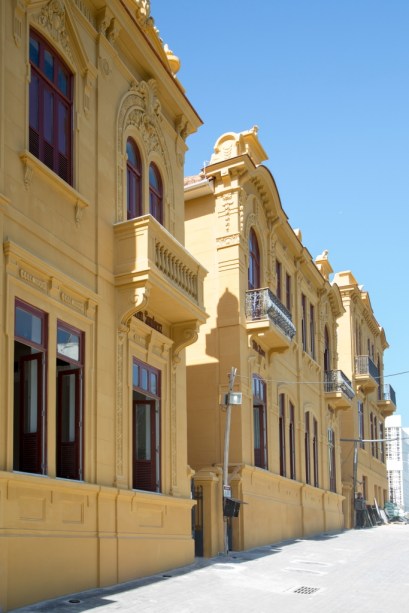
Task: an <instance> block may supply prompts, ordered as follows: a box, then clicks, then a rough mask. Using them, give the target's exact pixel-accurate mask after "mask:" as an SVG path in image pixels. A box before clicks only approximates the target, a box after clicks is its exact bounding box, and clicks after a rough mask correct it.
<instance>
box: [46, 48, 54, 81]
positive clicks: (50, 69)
mask: <svg viewBox="0 0 409 613" xmlns="http://www.w3.org/2000/svg"><path fill="white" fill-rule="evenodd" d="M44 74H45V76H46V77H48V78H49V79H50V81H54V58H53V56H52V55H51V53H50V52H49V51H47V49H44Z"/></svg>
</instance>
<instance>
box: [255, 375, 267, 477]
mask: <svg viewBox="0 0 409 613" xmlns="http://www.w3.org/2000/svg"><path fill="white" fill-rule="evenodd" d="M253 426H254V466H258V467H259V468H264V469H267V468H268V454H267V421H266V384H265V382H264V381H263V380H262V379H260V377H257V376H255V375H254V376H253Z"/></svg>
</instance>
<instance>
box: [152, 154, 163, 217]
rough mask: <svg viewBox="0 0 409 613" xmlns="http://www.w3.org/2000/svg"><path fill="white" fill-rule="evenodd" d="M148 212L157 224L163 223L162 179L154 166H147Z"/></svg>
mask: <svg viewBox="0 0 409 613" xmlns="http://www.w3.org/2000/svg"><path fill="white" fill-rule="evenodd" d="M149 212H150V214H151V215H152V217H154V218H155V219H156V220H157V221H159V223H163V187H162V179H161V176H160V173H159V170H158V169H157V167H156V166H155V164H151V165H150V166H149Z"/></svg>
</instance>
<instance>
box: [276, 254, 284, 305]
mask: <svg viewBox="0 0 409 613" xmlns="http://www.w3.org/2000/svg"><path fill="white" fill-rule="evenodd" d="M276 277H277V291H276V296H277V298H278V299H279V300H280V302H282V293H283V291H282V282H281V281H282V279H281V277H282V266H281V262H279V261H278V260H276Z"/></svg>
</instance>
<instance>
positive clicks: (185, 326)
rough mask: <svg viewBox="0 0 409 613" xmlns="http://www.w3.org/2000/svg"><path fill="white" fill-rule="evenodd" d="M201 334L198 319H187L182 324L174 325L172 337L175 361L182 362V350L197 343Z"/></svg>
mask: <svg viewBox="0 0 409 613" xmlns="http://www.w3.org/2000/svg"><path fill="white" fill-rule="evenodd" d="M198 336H199V322H198V321H185V322H183V323H180V324H175V325H173V326H172V339H173V348H172V349H173V351H172V354H173V363H174V364H175V365H176V364H179V363H180V352H181V351H182V349H185V347H188V346H189V345H192V344H193V343H195V342H196V341H197V339H198Z"/></svg>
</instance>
